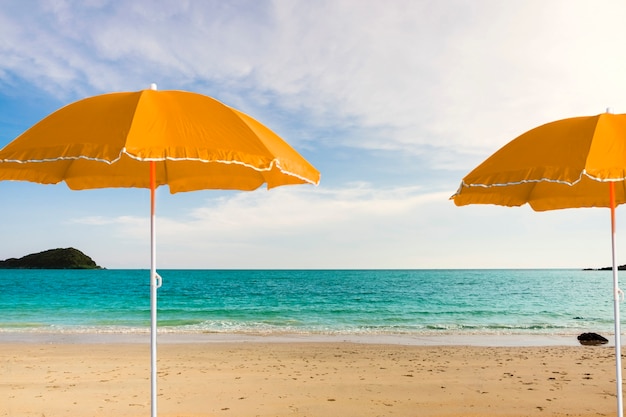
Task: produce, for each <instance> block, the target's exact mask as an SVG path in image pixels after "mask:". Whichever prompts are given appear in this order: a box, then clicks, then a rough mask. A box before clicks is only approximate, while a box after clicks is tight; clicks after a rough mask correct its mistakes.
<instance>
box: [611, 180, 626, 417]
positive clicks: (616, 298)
mask: <svg viewBox="0 0 626 417" xmlns="http://www.w3.org/2000/svg"><path fill="white" fill-rule="evenodd" d="M609 193H610V199H611V255H612V262H613V268H612V269H613V314H614V320H615V384H616V391H617V393H616V394H617V416H618V417H623V415H624V408H623V400H622V346H621V345H622V332H621V330H620V314H619V303H620V301H621V299H622V297H623V292H622V290H620V288H619V280H618V274H617V270H618V268H617V261H616V259H615V252H616V251H615V183H614V182H610V183H609Z"/></svg>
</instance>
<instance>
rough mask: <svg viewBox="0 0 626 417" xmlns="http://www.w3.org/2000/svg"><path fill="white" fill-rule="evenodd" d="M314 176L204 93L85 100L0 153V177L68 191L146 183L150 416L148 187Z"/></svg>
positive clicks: (156, 283)
mask: <svg viewBox="0 0 626 417" xmlns="http://www.w3.org/2000/svg"><path fill="white" fill-rule="evenodd" d="M319 179H320V174H319V172H318V171H317V170H316V169H315V168H314V167H313V166H312V165H311V164H310V163H309V162H307V161H306V160H305V159H304V158H303V157H302V156H300V155H299V154H298V153H297V152H296V151H295V150H294V149H292V148H291V147H290V146H289V145H288V144H287V143H286V142H285V141H284V140H282V139H281V138H280V137H278V136H277V135H276V134H275V133H273V132H272V131H271V130H270V129H268V128H267V127H265V126H264V125H262V124H261V123H259V122H258V121H256V120H255V119H253V118H252V117H250V116H248V115H246V114H244V113H242V112H240V111H238V110H236V109H234V108H232V107H229V106H227V105H225V104H223V103H221V102H219V101H217V100H215V99H213V98H210V97H207V96H205V95H201V94H197V93H192V92H186V91H157V89H156V85H154V84H152V85H151V88H150V89H146V90H142V91H136V92H116V93H110V94H103V95H98V96H94V97H89V98H86V99H83V100H79V101H77V102H75V103H72V104H69V105H67V106H65V107H63V108H61V109H59V110H57V111H56V112H54V113H52V114H50V115H49V116H48V117H46V118H44V119H43V120H41V121H40V122H38V123H37V124H35V125H34V126H32V127H31V128H30V129H28V130H27V131H25V132H24V133H23V134H21V135H20V136H18V137H17V138H16V139H15V140H14V141H12V142H11V143H9V144H8V145H6V146H5V147H4V148H3V149H1V150H0V180H18V181H31V182H36V183H42V184H56V183H59V182H62V181H65V183H66V184H67V186H68V187H69V188H70V189H72V190H84V189H94V188H109V187H139V188H149V189H150V196H151V197H150V200H151V201H150V207H151V209H150V247H151V261H150V309H151V328H150V334H151V343H150V344H151V404H152V416H156V414H157V402H156V397H157V376H156V375H157V374H156V355H157V349H156V345H157V341H156V335H157V289H158V288H159V287H160V286H161V283H162V280H161V277H160V276H159V274H157V272H156V249H155V248H156V233H155V190H156V188H157V187H159V186H162V185H167V186H168V187H169V190H170V192H171V193H177V192H181V191H194V190H203V189H220V190H242V191H251V190H255V189H257V188H259V187H260V186H261V185H263V184H266V186H267V188H268V189H271V188H274V187H278V186H281V185H288V184H305V183H309V184H318V183H319Z"/></svg>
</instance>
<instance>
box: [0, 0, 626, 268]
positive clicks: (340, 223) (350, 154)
mask: <svg viewBox="0 0 626 417" xmlns="http://www.w3.org/2000/svg"><path fill="white" fill-rule="evenodd" d="M624 21H626V3H625V2H623V1H622V0H615V1H613V0H598V1H593V2H591V1H586V0H583V1H580V0H525V1H523V2H522V1H518V2H508V1H501V0H433V1H427V0H389V1H381V0H315V1H309V0H275V1H271V0H231V1H224V0H149V1H148V0H125V1H119V0H48V1H43V0H42V1H37V0H3V1H1V2H0V147H3V146H5V145H6V144H7V143H9V142H10V141H12V140H13V139H14V138H16V137H17V136H18V135H19V134H20V133H22V132H23V131H25V130H26V129H28V128H29V127H30V126H31V125H33V124H34V123H36V122H37V121H39V120H41V119H42V118H43V117H45V116H46V115H48V114H49V113H51V112H53V111H55V110H57V109H58V108H60V107H62V106H64V105H66V104H69V103H71V102H74V101H77V100H80V99H82V98H85V97H89V96H93V95H98V94H103V93H108V92H113V91H138V90H142V89H145V88H149V86H150V84H151V83H156V84H157V85H158V88H159V90H188V91H194V92H198V93H201V94H206V95H209V96H211V97H214V98H216V99H218V100H220V101H222V102H224V103H226V104H228V105H230V106H232V107H235V108H238V109H240V110H242V111H244V112H245V113H247V114H249V115H251V116H253V117H254V118H256V119H258V120H259V121H261V122H262V123H263V124H265V125H266V126H268V127H269V128H271V129H272V130H273V131H274V132H276V133H277V134H279V135H280V136H281V137H283V138H284V139H285V140H286V141H287V142H289V144H291V145H292V146H293V147H294V148H295V149H296V150H297V151H298V152H299V153H300V154H302V155H303V156H304V157H305V158H306V159H307V160H309V161H310V162H311V163H312V164H313V165H314V166H315V167H316V168H317V169H318V170H319V171H320V172H321V174H322V178H321V182H320V184H319V185H318V186H313V185H300V186H288V187H279V188H276V189H272V190H270V191H267V190H266V189H265V188H261V189H259V190H256V191H254V192H229V191H210V190H207V191H198V192H190V193H177V194H173V195H172V194H170V193H169V191H168V189H167V188H166V187H161V188H159V189H158V191H157V264H158V268H159V269H169V268H193V269H195V268H207V269H213V268H216V269H217V268H228V269H248V268H268V269H271V268H276V269H287V268H303V269H311V268H312V269H318V268H322V269H332V268H355V269H366V268H394V269H395V268H455V269H458V268H584V267H602V266H608V265H610V264H611V230H610V216H609V211H608V209H571V210H559V211H552V212H542V213H537V212H534V211H532V210H531V209H530V208H529V207H528V206H523V207H518V208H505V207H498V206H487V205H480V206H465V207H456V206H455V205H454V204H453V202H452V201H450V200H449V197H450V196H451V195H452V194H454V192H455V191H456V189H457V188H458V186H459V184H460V181H461V179H462V178H463V177H464V176H465V175H466V174H467V173H468V172H469V171H471V170H472V169H473V168H474V167H475V166H476V165H478V164H479V163H480V162H482V161H483V160H484V159H486V158H487V157H488V156H489V155H491V154H492V153H493V152H495V151H496V150H498V149H499V148H500V147H502V146H503V145H505V144H506V143H507V142H509V141H510V140H512V139H514V138H515V137H516V136H518V135H520V134H522V133H524V132H525V131H527V130H529V129H531V128H533V127H536V126H538V125H541V124H544V123H547V122H550V121H553V120H557V119H563V118H568V117H575V116H585V115H595V114H599V113H602V112H604V111H606V109H607V108H611V110H612V111H613V112H614V113H626V54H625V53H624V45H626V25H624V24H623V22H624ZM149 214H150V206H149V191H148V190H144V189H102V190H89V191H70V190H69V189H68V188H67V186H65V184H58V185H45V186H44V185H40V184H33V183H27V182H9V181H3V182H0V259H7V258H11V257H21V256H24V255H26V254H29V253H34V252H39V251H43V250H46V249H51V248H58V247H75V248H77V249H80V250H81V251H83V252H85V253H86V254H87V255H89V256H91V257H92V258H93V259H94V260H95V261H96V262H97V263H98V264H99V265H101V266H103V267H106V268H110V269H116V268H140V269H143V268H149V263H150V241H149V236H150V229H149ZM621 236H623V237H621ZM621 241H623V242H624V243H623V245H620V242H621ZM620 246H623V249H622V250H620ZM617 249H618V254H617V261H618V263H620V264H624V263H626V212H625V211H624V209H623V208H618V209H617Z"/></svg>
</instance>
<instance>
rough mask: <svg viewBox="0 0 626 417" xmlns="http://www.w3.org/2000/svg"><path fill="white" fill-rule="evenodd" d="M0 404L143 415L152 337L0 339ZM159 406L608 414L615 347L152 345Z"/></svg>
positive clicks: (235, 416)
mask: <svg viewBox="0 0 626 417" xmlns="http://www.w3.org/2000/svg"><path fill="white" fill-rule="evenodd" d="M0 358H1V362H0V374H1V375H2V378H1V381H0V398H1V399H2V401H0V416H11V417H13V416H36V417H42V416H48V417H50V416H68V417H69V416H73V417H81V416H84V417H87V416H89V417H91V416H118V417H130V416H146V415H150V350H149V345H147V344H145V343H137V342H136V341H126V342H124V343H120V342H119V341H118V342H113V343H93V341H92V342H88V343H87V342H85V341H84V340H83V341H81V343H67V342H63V343H58V342H54V341H51V340H47V341H45V342H41V341H40V342H39V343H33V342H32V341H31V342H23V341H15V340H14V341H11V342H0ZM158 375H159V397H158V398H159V400H158V401H159V402H158V411H159V415H160V416H164V417H173V416H186V417H198V416H207V417H208V416H224V417H239V416H241V417H243V416H246V417H249V416H262V417H278V416H320V417H322V416H324V417H326V416H354V417H368V416H372V417H373V416H426V417H428V416H520V417H521V416H599V415H615V407H616V397H615V365H614V349H613V348H612V347H585V346H577V345H575V344H571V345H570V346H557V345H555V346H477V345H474V346H459V345H442V346H437V345H424V344H422V345H415V344H413V345H406V344H376V343H354V342H349V341H348V342H345V341H334V342H329V341H323V342H317V341H304V342H303V341H293V340H292V341H281V342H263V341H258V340H256V339H255V340H254V341H247V340H243V341H236V342H235V341H229V342H225V341H219V340H218V341H211V342H208V343H201V342H197V341H196V342H193V343H179V341H177V340H175V339H173V340H169V341H168V340H167V338H165V341H164V343H162V344H161V345H160V346H159V365H158Z"/></svg>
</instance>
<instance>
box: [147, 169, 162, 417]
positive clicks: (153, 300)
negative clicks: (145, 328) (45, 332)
mask: <svg viewBox="0 0 626 417" xmlns="http://www.w3.org/2000/svg"><path fill="white" fill-rule="evenodd" d="M155 192H156V163H155V162H154V161H151V162H150V361H151V362H150V365H151V366H150V371H151V373H150V381H151V390H150V392H151V398H150V400H151V409H152V413H151V416H152V417H156V416H157V289H158V288H159V287H161V277H160V276H159V274H157V272H156V231H155V223H156V222H155V220H156V215H155Z"/></svg>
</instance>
